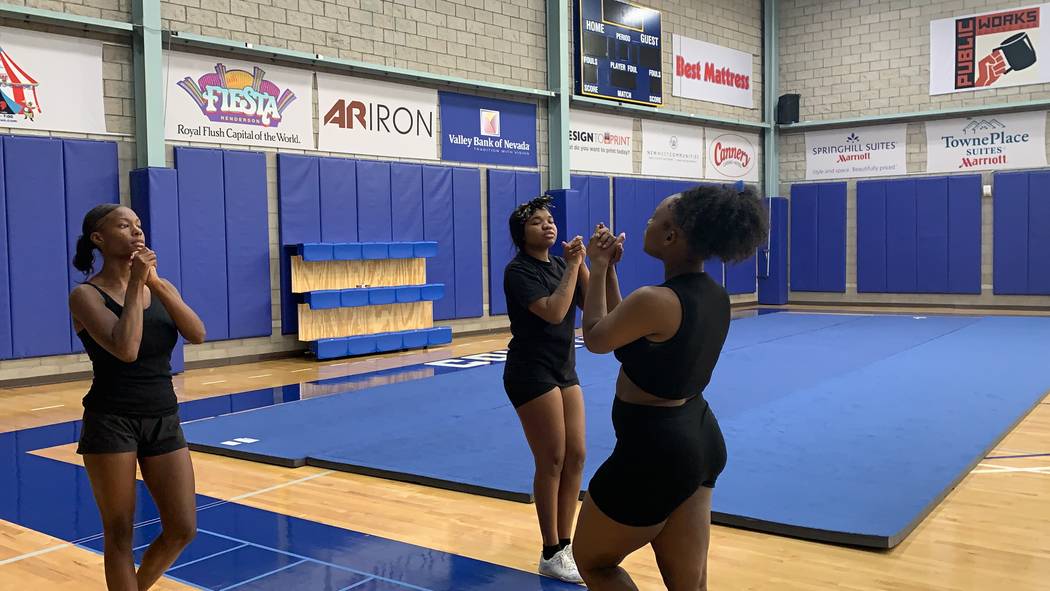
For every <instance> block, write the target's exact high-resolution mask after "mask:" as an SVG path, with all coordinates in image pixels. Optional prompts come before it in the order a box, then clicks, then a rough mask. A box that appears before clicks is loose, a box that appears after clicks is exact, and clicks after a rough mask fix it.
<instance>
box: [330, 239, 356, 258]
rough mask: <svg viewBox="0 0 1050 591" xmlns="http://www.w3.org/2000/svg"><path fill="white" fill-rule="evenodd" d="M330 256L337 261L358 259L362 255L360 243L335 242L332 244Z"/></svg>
mask: <svg viewBox="0 0 1050 591" xmlns="http://www.w3.org/2000/svg"><path fill="white" fill-rule="evenodd" d="M332 256H333V257H335V260H337V261H359V260H361V259H362V257H363V254H362V252H361V244H360V243H357V244H349V243H342V244H335V245H333V246H332Z"/></svg>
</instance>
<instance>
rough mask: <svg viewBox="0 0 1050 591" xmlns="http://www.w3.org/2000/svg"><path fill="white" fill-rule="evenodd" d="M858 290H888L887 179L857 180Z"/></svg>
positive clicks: (877, 291) (883, 291)
mask: <svg viewBox="0 0 1050 591" xmlns="http://www.w3.org/2000/svg"><path fill="white" fill-rule="evenodd" d="M857 291H858V292H859V293H885V292H886V181H858V182H857Z"/></svg>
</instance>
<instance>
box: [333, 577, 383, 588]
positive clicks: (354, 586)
mask: <svg viewBox="0 0 1050 591" xmlns="http://www.w3.org/2000/svg"><path fill="white" fill-rule="evenodd" d="M374 580H376V578H375V577H368V578H367V579H365V580H363V581H358V582H356V583H354V584H353V585H350V586H349V587H343V588H342V589H340V590H339V591H350V590H351V589H356V588H358V587H360V586H361V585H364V584H365V583H371V582H372V581H374Z"/></svg>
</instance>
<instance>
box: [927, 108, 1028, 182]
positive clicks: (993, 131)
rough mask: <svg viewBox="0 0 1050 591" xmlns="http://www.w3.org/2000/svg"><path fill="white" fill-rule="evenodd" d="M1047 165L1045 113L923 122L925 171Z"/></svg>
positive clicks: (956, 170)
mask: <svg viewBox="0 0 1050 591" xmlns="http://www.w3.org/2000/svg"><path fill="white" fill-rule="evenodd" d="M1044 166H1046V112H1045V111H1039V112H1036V113H1015V114H1010V115H1006V114H1004V115H991V116H988V117H977V118H974V119H943V120H940V121H928V122H927V123H926V172H961V171H967V170H1000V169H1007V168H1037V167H1044Z"/></svg>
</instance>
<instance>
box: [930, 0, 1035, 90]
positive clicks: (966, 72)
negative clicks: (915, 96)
mask: <svg viewBox="0 0 1050 591" xmlns="http://www.w3.org/2000/svg"><path fill="white" fill-rule="evenodd" d="M1048 9H1050V4H1038V5H1035V6H1028V7H1025V8H1017V9H1013V10H1000V11H996V12H986V13H983V14H971V15H967V16H960V17H955V18H948V19H942V20H936V21H932V22H930V94H947V93H952V92H968V91H973V90H982V89H986V88H1004V87H1007V86H1022V85H1025V84H1041V83H1044V82H1050V64H1047V63H1046V62H1047V61H1048V60H1050V31H1047V29H1046V27H1047V25H1046V22H1045V21H1046V19H1047V17H1048V14H1050V13H1048V12H1047V11H1048Z"/></svg>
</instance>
